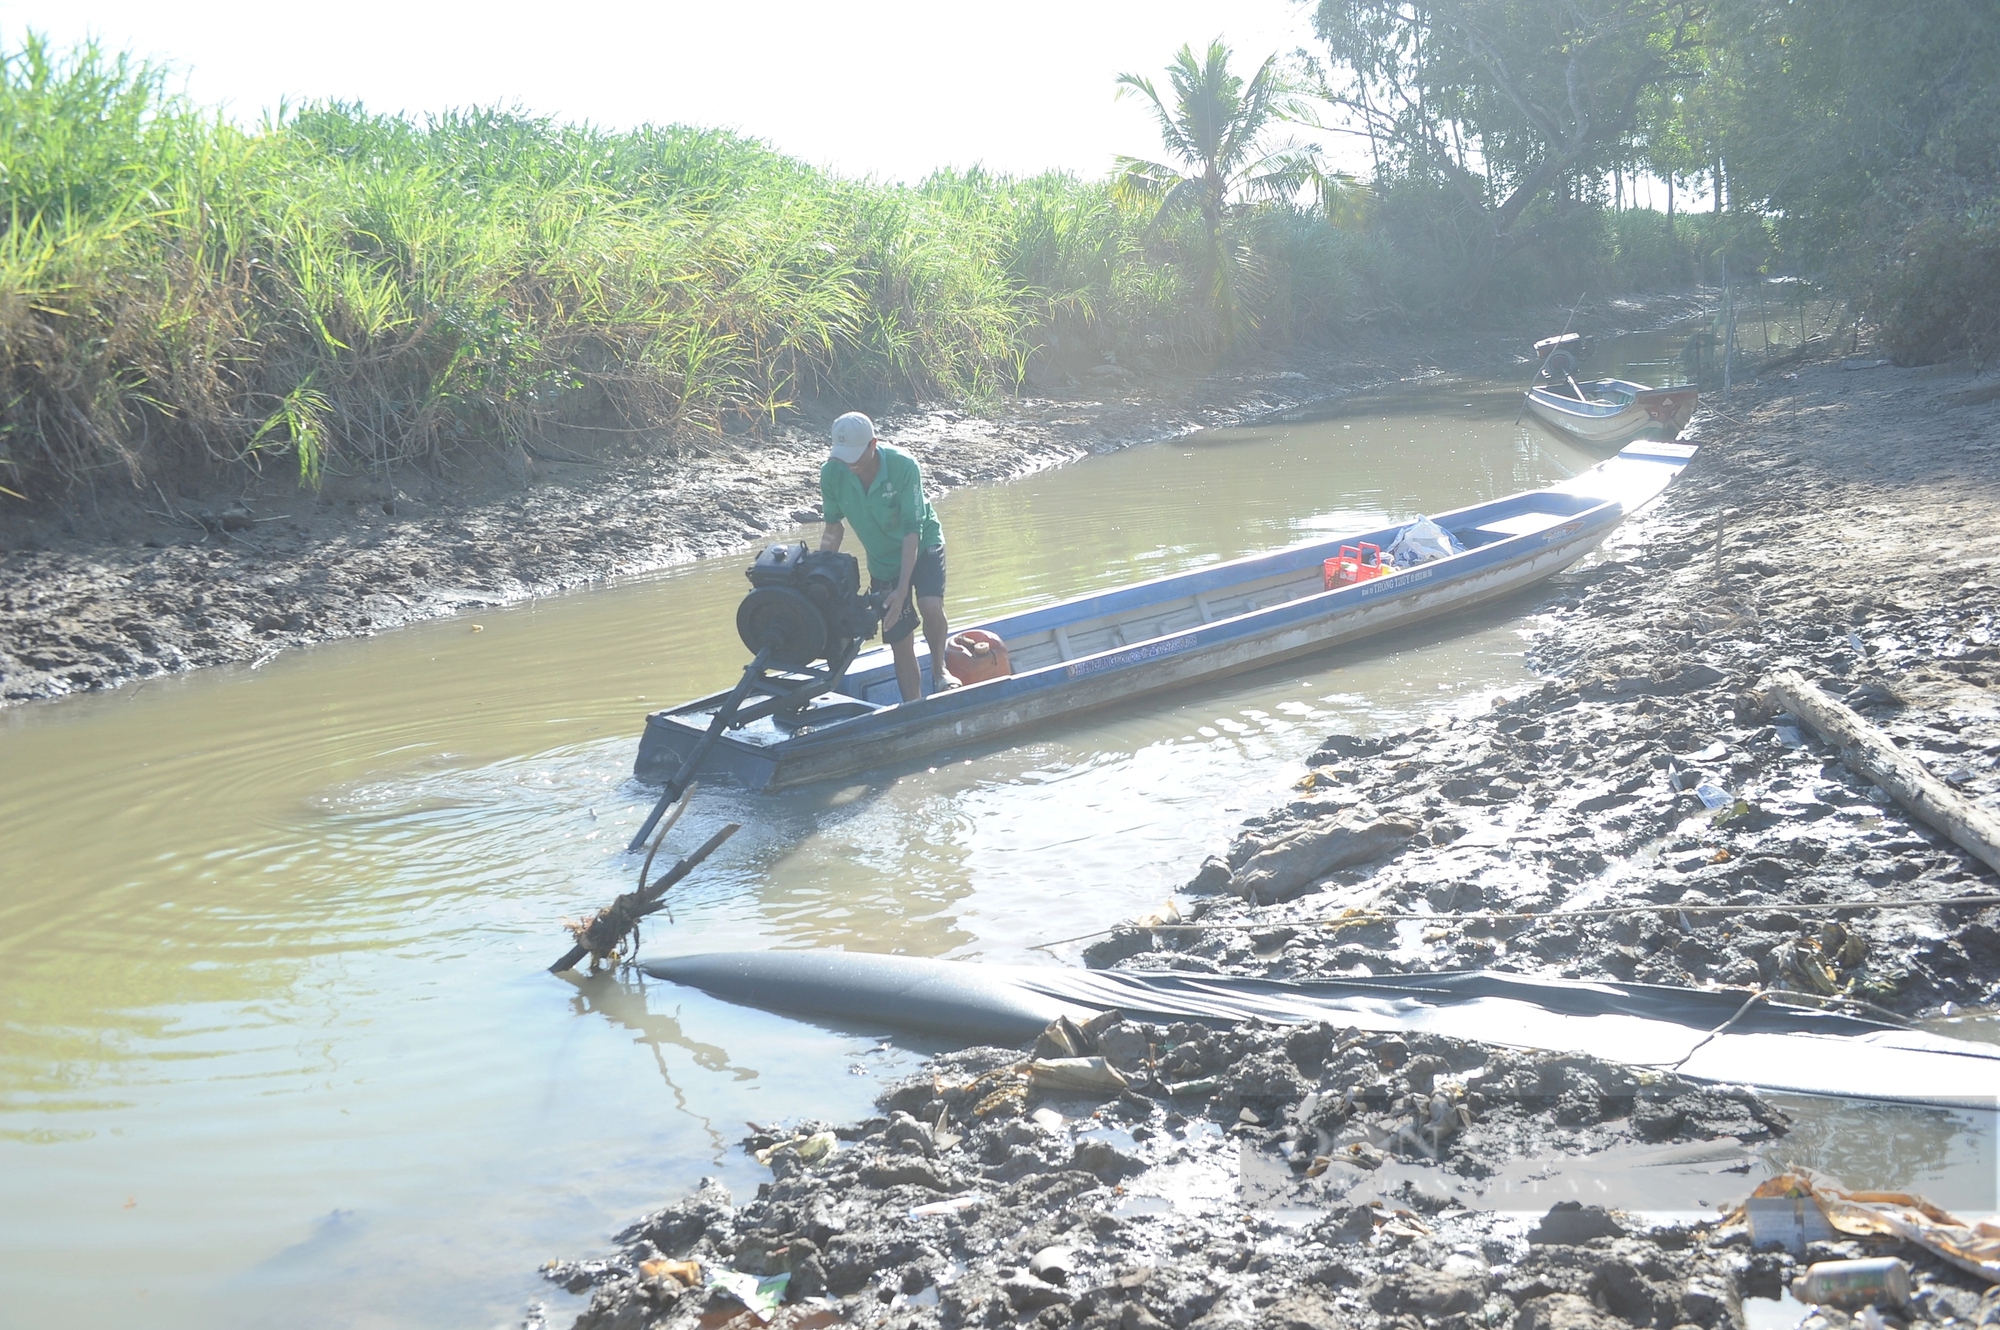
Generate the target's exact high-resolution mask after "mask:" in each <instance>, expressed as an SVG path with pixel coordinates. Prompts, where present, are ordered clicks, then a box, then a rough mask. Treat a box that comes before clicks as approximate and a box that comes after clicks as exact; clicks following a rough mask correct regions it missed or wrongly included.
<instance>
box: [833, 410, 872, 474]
mask: <svg viewBox="0 0 2000 1330" xmlns="http://www.w3.org/2000/svg"><path fill="white" fill-rule="evenodd" d="M873 442H875V422H874V421H872V420H870V419H869V418H868V417H866V416H864V415H862V414H861V413H860V412H859V411H849V412H848V413H847V414H846V415H844V416H842V417H841V418H840V419H838V420H836V421H834V422H833V456H834V459H835V460H836V461H841V462H848V463H853V462H858V461H860V460H861V454H863V453H865V452H867V451H868V445H869V444H871V443H873Z"/></svg>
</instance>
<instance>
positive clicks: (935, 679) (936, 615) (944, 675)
mask: <svg viewBox="0 0 2000 1330" xmlns="http://www.w3.org/2000/svg"><path fill="white" fill-rule="evenodd" d="M917 616H918V618H919V619H921V620H922V622H923V625H924V642H925V644H926V645H928V646H929V647H930V649H931V691H932V692H943V691H944V690H946V689H948V688H956V687H958V679H957V678H956V677H955V676H954V675H953V674H952V672H951V667H950V666H949V665H947V664H945V657H944V641H945V638H947V637H949V636H950V635H951V630H950V629H949V628H948V627H947V626H946V625H945V621H944V597H943V596H918V597H917ZM915 636H916V634H914V633H912V634H911V637H912V638H914V637H915Z"/></svg>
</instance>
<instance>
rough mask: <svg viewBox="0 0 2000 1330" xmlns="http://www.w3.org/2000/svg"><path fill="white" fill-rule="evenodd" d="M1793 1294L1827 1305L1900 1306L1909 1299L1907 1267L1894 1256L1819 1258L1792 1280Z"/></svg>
mask: <svg viewBox="0 0 2000 1330" xmlns="http://www.w3.org/2000/svg"><path fill="white" fill-rule="evenodd" d="M1792 1296H1793V1297H1795V1298H1797V1299H1798V1300H1799V1301H1800V1302H1817V1303H1824V1304H1825V1305H1827V1306H1830V1307H1850V1308H1852V1307H1861V1306H1866V1305H1874V1306H1879V1307H1902V1306H1906V1305H1908V1303H1909V1301H1910V1267H1909V1266H1907V1265H1905V1264H1904V1263H1903V1262H1902V1261H1901V1260H1900V1259H1898V1258H1897V1257H1894V1256H1883V1257H1879V1258H1877V1259H1875V1260H1872V1261H1820V1262H1818V1263H1817V1264H1814V1265H1810V1266H1807V1267H1806V1272H1805V1273H1804V1274H1803V1275H1800V1276H1799V1277H1798V1278H1797V1279H1794V1280H1793V1281H1792Z"/></svg>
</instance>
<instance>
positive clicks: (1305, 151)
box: [1117, 37, 1320, 341]
mask: <svg viewBox="0 0 2000 1330" xmlns="http://www.w3.org/2000/svg"><path fill="white" fill-rule="evenodd" d="M1229 56H1230V50H1229V47H1228V46H1226V45H1224V44H1223V41H1222V39H1221V38H1220V37H1217V38H1216V39H1215V40H1214V41H1212V42H1210V43H1209V44H1208V51H1207V52H1206V53H1205V54H1204V55H1201V56H1199V57H1198V56H1196V54H1195V52H1194V48H1193V47H1192V46H1183V47H1181V49H1180V50H1179V51H1178V52H1176V53H1175V55H1174V58H1173V61H1172V62H1171V63H1170V64H1169V65H1168V66H1167V80H1168V82H1169V83H1170V84H1171V85H1172V87H1173V102H1172V105H1171V106H1169V105H1168V103H1167V101H1166V100H1164V99H1163V98H1162V97H1161V96H1160V93H1159V91H1158V90H1157V89H1156V88H1155V87H1154V86H1153V81H1152V80H1151V79H1149V78H1146V77H1145V76H1144V75H1141V74H1120V75H1119V76H1118V95H1119V96H1120V97H1127V96H1140V97H1144V98H1145V99H1146V100H1147V101H1149V102H1151V103H1152V105H1153V114H1154V116H1155V117H1156V118H1157V119H1158V120H1159V122H1160V140H1161V142H1162V143H1164V144H1165V146H1166V149H1167V152H1168V154H1169V156H1170V157H1171V158H1172V159H1173V161H1172V162H1153V161H1147V160H1146V159H1144V158H1141V157H1120V158H1118V159H1117V164H1118V172H1119V175H1118V186H1117V188H1118V193H1119V195H1120V196H1121V197H1123V198H1128V199H1132V198H1138V199H1146V200H1148V201H1152V202H1156V203H1157V204H1158V209H1157V211H1156V212H1155V213H1154V216H1153V225H1154V226H1155V227H1156V228H1157V227H1158V226H1159V225H1160V224H1161V223H1163V222H1165V221H1166V220H1167V218H1168V217H1169V216H1171V215H1172V214H1173V213H1175V212H1179V211H1182V210H1188V209H1192V210H1197V211H1199V212H1200V214H1201V219H1202V239H1203V246H1202V269H1203V271H1202V274H1201V275H1202V281H1203V285H1204V286H1206V287H1207V288H1208V290H1209V292H1210V298H1211V300H1212V302H1213V304H1214V307H1215V311H1216V313H1217V315H1218V316H1219V318H1220V321H1221V326H1222V334H1223V337H1224V338H1225V339H1226V340H1228V341H1233V340H1234V339H1235V336H1236V333H1237V331H1238V323H1239V321H1240V319H1241V317H1242V316H1241V314H1240V312H1239V310H1238V307H1237V301H1236V293H1235V287H1236V271H1235V270H1236V268H1237V266H1238V264H1237V260H1236V257H1235V255H1234V253H1233V250H1232V248H1231V246H1230V244H1229V242H1228V240H1227V238H1226V236H1225V235H1224V231H1223V225H1224V221H1225V219H1226V218H1227V216H1228V214H1229V210H1230V207H1231V205H1232V202H1234V201H1237V200H1249V199H1280V198H1286V197H1289V196H1290V195H1291V194H1293V193H1294V192H1296V191H1297V190H1298V188H1299V187H1300V186H1301V185H1303V184H1305V183H1307V182H1308V181H1309V180H1317V179H1318V178H1319V174H1320V173H1319V169H1318V167H1319V163H1318V157H1317V155H1316V153H1315V152H1314V150H1313V149H1311V148H1303V147H1299V146H1298V145H1296V144H1292V143H1284V144H1280V145H1278V146H1276V147H1275V148H1269V149H1267V148H1265V147H1264V145H1263V144H1261V143H1260V140H1261V139H1262V138H1263V136H1264V132H1265V131H1266V130H1267V129H1269V128H1270V127H1271V125H1272V122H1273V121H1277V120H1282V119H1284V118H1286V117H1287V116H1288V115H1290V114H1292V113H1293V112H1294V110H1295V109H1296V108H1295V107H1294V105H1293V103H1294V101H1295V100H1296V96H1297V93H1296V90H1295V89H1294V87H1293V86H1292V83H1291V82H1290V80H1288V79H1287V78H1286V77H1285V74H1284V71H1283V70H1282V68H1280V66H1279V64H1278V57H1277V56H1276V55H1273V56H1271V57H1270V58H1269V59H1267V60H1265V61H1264V63H1263V64H1262V65H1260V66H1258V69H1257V72H1256V73H1255V74H1253V75H1251V77H1250V80H1249V81H1248V82H1247V83H1246V82H1245V81H1244V80H1243V79H1242V78H1241V77H1240V76H1239V75H1236V74H1232V73H1230V72H1229Z"/></svg>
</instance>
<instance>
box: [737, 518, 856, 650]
mask: <svg viewBox="0 0 2000 1330" xmlns="http://www.w3.org/2000/svg"><path fill="white" fill-rule="evenodd" d="M744 576H746V577H748V578H749V579H750V594H749V595H747V596H745V597H744V598H743V603H742V604H741V605H738V606H737V607H736V632H737V635H738V636H740V637H741V638H742V639H743V645H744V646H746V647H749V648H750V649H751V650H752V651H755V652H768V653H769V657H768V658H769V660H770V661H771V663H773V664H776V665H788V666H791V667H793V668H795V669H796V668H800V667H803V666H806V665H810V664H812V663H813V662H814V661H816V660H838V659H840V658H841V657H842V656H843V655H845V656H847V657H848V658H849V659H850V660H851V659H852V649H853V648H855V647H858V646H860V645H861V643H862V642H864V641H866V640H867V639H868V638H870V637H873V636H874V635H875V631H876V629H877V628H879V627H880V626H881V623H882V601H881V598H880V597H879V596H864V595H863V594H861V565H860V563H859V562H858V561H856V559H855V557H854V556H853V555H852V554H840V553H833V554H828V553H825V552H824V551H821V550H815V549H809V548H807V547H806V546H805V545H804V544H794V545H773V546H771V547H770V548H769V549H766V550H765V551H764V552H763V553H762V554H759V555H758V556H757V561H756V562H755V563H753V564H751V565H750V567H749V569H748V570H747V571H746V572H745V574H744Z"/></svg>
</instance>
